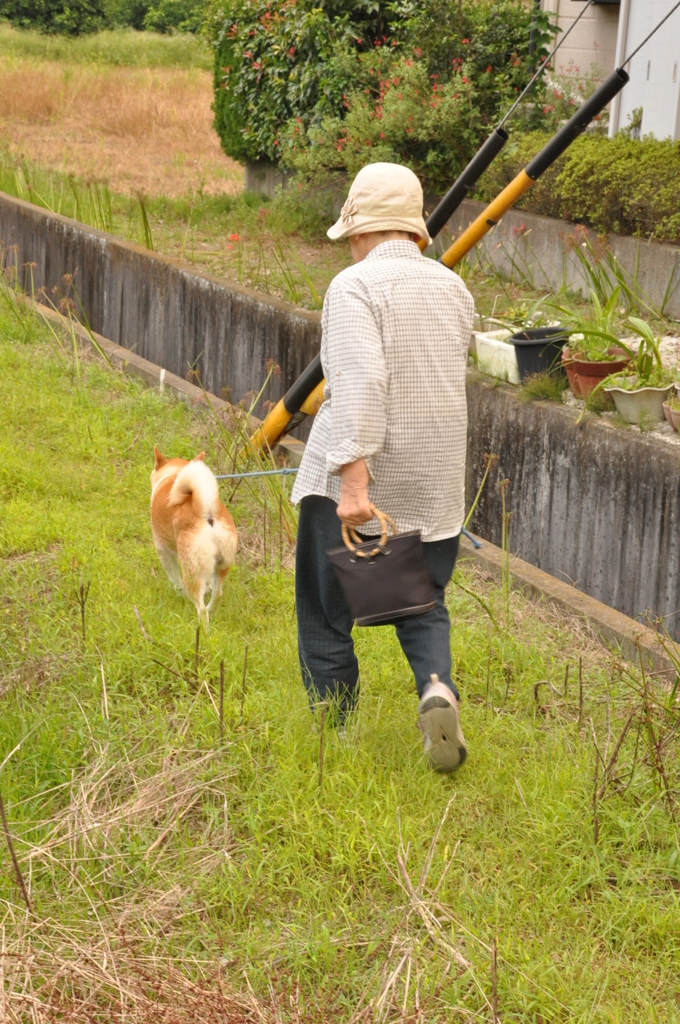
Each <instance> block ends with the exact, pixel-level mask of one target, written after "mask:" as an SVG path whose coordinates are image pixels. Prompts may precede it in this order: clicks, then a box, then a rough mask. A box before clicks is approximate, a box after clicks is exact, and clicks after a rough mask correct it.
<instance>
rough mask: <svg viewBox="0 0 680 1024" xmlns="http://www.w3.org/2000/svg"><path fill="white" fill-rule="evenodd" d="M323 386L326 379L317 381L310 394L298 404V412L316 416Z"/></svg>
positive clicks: (320, 402)
mask: <svg viewBox="0 0 680 1024" xmlns="http://www.w3.org/2000/svg"><path fill="white" fill-rule="evenodd" d="M325 387H326V381H325V380H322V381H319V383H318V384H317V385H316V387H315V388H314V390H313V391H312V393H311V395H308V396H307V398H305V400H304V402H303V403H302V405H301V406H300V412H303V413H304V414H305V416H316V414H317V412H318V411H319V409H320V408H321V406H322V405H323V391H324V388H325Z"/></svg>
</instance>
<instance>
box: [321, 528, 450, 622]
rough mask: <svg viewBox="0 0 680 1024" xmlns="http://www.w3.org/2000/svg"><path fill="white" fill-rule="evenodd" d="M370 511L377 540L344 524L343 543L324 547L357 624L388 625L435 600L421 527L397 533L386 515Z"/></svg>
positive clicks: (429, 606)
mask: <svg viewBox="0 0 680 1024" xmlns="http://www.w3.org/2000/svg"><path fill="white" fill-rule="evenodd" d="M373 511H374V512H375V515H376V517H377V518H378V519H379V520H380V525H381V527H382V533H381V535H380V540H378V541H375V540H369V541H362V540H361V538H360V537H359V536H358V535H357V533H356V531H355V530H353V529H350V528H348V527H347V526H346V525H345V524H344V523H343V526H342V539H343V540H344V542H345V547H343V548H334V549H333V550H332V551H329V552H328V557H329V558H330V560H331V562H332V564H333V568H334V569H335V572H336V575H337V577H338V580H339V581H340V586H341V587H342V589H343V591H344V594H345V597H346V598H347V604H348V605H349V608H350V611H351V613H352V617H353V618H354V620H355V622H356V624H357V626H386V625H391V624H393V623H395V622H399V620H400V619H407V618H409V617H410V616H412V615H423V614H424V613H425V612H429V611H430V610H431V609H432V608H434V606H435V604H436V601H435V596H434V588H433V586H432V580H431V579H430V574H429V572H428V571H427V563H426V561H425V550H424V548H423V542H422V539H421V537H420V532H419V531H418V530H411V531H410V532H409V533H397V528H396V526H395V525H394V523H393V522H392V520H391V519H390V518H389V516H386V515H385V514H384V513H383V512H379V511H378V509H373ZM388 524H389V526H390V527H391V529H392V536H391V537H389V536H388Z"/></svg>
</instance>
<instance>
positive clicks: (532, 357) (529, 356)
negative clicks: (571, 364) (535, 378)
mask: <svg viewBox="0 0 680 1024" xmlns="http://www.w3.org/2000/svg"><path fill="white" fill-rule="evenodd" d="M509 340H510V341H511V342H512V344H513V345H514V346H515V352H516V354H517V366H518V367H519V379H520V380H526V378H527V377H530V376H531V374H532V373H564V367H563V366H562V362H561V355H562V347H563V346H564V345H566V343H567V342H568V341H569V332H568V331H567V329H566V328H565V327H532V328H531V329H530V330H528V331H518V332H517V334H513V335H512V336H511V337H510V339H509Z"/></svg>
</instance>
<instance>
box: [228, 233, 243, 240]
mask: <svg viewBox="0 0 680 1024" xmlns="http://www.w3.org/2000/svg"><path fill="white" fill-rule="evenodd" d="M229 241H230V242H240V241H241V239H240V236H239V235H237V234H236V232H234V233H233V234H232V235H229Z"/></svg>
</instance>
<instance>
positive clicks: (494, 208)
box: [442, 170, 534, 268]
mask: <svg viewBox="0 0 680 1024" xmlns="http://www.w3.org/2000/svg"><path fill="white" fill-rule="evenodd" d="M533 184H534V179H533V178H530V177H529V175H528V174H527V172H526V171H524V170H522V171H520V172H519V174H518V175H517V177H516V178H513V180H512V181H511V182H510V184H509V185H506V186H505V188H504V189H503V191H502V192H501V193H500V195H497V196H496V198H495V199H494V200H493V202H491V203H489V205H488V206H487V208H486V209H485V210H482V212H481V213H480V215H479V217H477V219H476V220H473V222H472V224H470V226H469V228H467V229H466V230H465V231H464V232H463V234H462V235H459V236H458V238H457V239H456V240H455V242H454V243H453V245H452V246H450V248H448V249H447V250H446V252H445V253H444V255H443V256H442V263H444V264H445V266H447V267H449V268H451V267H455V265H456V263H458V262H459V260H462V258H463V256H465V254H466V253H468V252H469V251H470V249H472V247H473V246H475V245H476V244H477V242H478V241H479V240H480V238H483V237H484V235H485V234H486V233H487V231H489V230H490V229H491V228H492V227H494V226H495V225H496V224H498V221H499V220H500V219H501V217H502V216H503V214H504V213H507V212H508V210H509V209H510V207H511V206H514V205H515V203H516V202H517V200H518V199H521V197H522V196H523V195H524V193H525V192H528V191H529V189H530V188H531V186H532V185H533Z"/></svg>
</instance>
